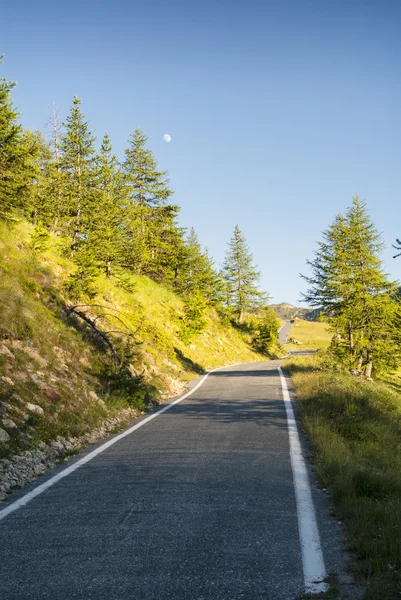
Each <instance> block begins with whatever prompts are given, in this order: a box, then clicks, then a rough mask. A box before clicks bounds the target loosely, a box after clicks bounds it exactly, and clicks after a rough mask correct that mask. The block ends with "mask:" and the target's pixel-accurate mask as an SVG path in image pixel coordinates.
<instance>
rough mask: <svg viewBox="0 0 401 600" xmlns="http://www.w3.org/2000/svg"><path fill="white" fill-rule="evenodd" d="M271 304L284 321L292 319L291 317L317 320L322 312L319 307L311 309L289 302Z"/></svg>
mask: <svg viewBox="0 0 401 600" xmlns="http://www.w3.org/2000/svg"><path fill="white" fill-rule="evenodd" d="M270 306H271V307H272V308H273V309H274V310H275V312H276V315H277V316H278V318H279V319H283V320H284V321H290V320H291V319H295V317H298V319H305V321H317V318H318V315H319V313H320V309H319V308H315V309H313V310H312V309H310V308H300V307H298V306H293V305H292V304H288V303H287V302H281V304H270Z"/></svg>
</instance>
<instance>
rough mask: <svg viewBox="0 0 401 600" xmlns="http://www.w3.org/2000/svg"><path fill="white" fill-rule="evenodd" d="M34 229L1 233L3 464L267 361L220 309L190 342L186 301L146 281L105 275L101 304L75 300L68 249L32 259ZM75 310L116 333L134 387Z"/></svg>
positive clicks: (54, 248)
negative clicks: (194, 383)
mask: <svg viewBox="0 0 401 600" xmlns="http://www.w3.org/2000/svg"><path fill="white" fill-rule="evenodd" d="M31 231H32V229H31V226H30V225H28V224H26V223H22V224H19V225H18V226H14V227H13V228H11V227H8V226H6V225H4V224H2V225H1V226H0V413H1V414H0V420H1V422H0V429H1V430H2V431H3V433H1V432H0V433H1V436H2V437H1V438H0V458H1V456H3V457H4V456H8V455H10V454H13V453H15V452H17V451H20V450H29V449H31V448H35V447H36V446H37V445H38V444H39V443H40V442H41V441H46V442H50V441H51V440H54V439H56V438H57V436H64V437H69V436H81V435H84V434H86V432H88V431H91V430H92V429H93V428H94V427H97V426H98V425H99V424H100V423H103V422H104V421H105V420H106V419H108V418H110V416H113V415H116V414H122V415H125V416H126V418H132V415H133V413H132V412H131V413H130V412H128V413H126V414H125V413H124V411H126V410H127V409H128V408H131V409H136V410H145V409H146V408H147V407H148V406H149V405H152V402H154V401H157V399H159V398H163V397H169V396H170V397H171V396H174V395H176V394H178V393H179V392H181V390H182V389H183V387H184V383H185V381H187V380H189V379H191V378H193V377H196V376H197V375H199V374H200V373H201V372H203V371H205V370H208V369H210V368H213V367H216V366H222V365H226V364H230V363H231V364H232V363H236V362H247V361H252V360H258V359H261V358H262V357H261V356H259V355H258V354H256V353H255V352H254V351H252V349H251V348H250V345H249V344H248V341H249V340H248V339H247V337H246V335H245V334H243V333H241V332H240V331H238V330H236V329H235V328H233V327H232V326H231V325H230V324H229V323H223V322H221V321H220V319H219V318H218V316H217V314H216V312H215V311H214V310H210V311H209V313H208V314H207V315H206V320H207V327H206V328H205V330H204V331H203V332H202V333H201V334H200V335H197V336H194V337H193V339H191V341H190V342H188V343H184V342H183V341H182V339H180V328H181V323H182V318H183V315H184V311H183V302H182V300H181V299H180V298H178V297H177V296H176V295H175V294H174V293H172V292H171V291H170V290H168V289H166V288H164V287H162V286H160V285H158V284H156V283H155V282H153V281H151V280H150V279H148V278H147V277H139V276H132V277H130V278H129V280H127V279H125V281H124V289H123V287H121V281H119V282H118V281H117V280H113V278H111V279H106V278H105V277H99V279H98V280H97V281H96V286H95V287H96V290H97V293H96V296H95V297H93V298H91V299H90V301H89V300H85V301H80V302H77V301H76V300H75V301H73V300H72V299H71V298H69V297H68V294H67V293H66V292H65V288H64V282H65V280H66V279H67V277H68V275H69V274H70V273H71V271H72V269H73V265H72V263H71V262H70V261H69V260H68V259H67V258H65V257H64V256H63V253H62V252H61V241H60V240H59V239H53V240H51V242H50V246H49V247H48V248H47V250H46V251H41V252H37V251H36V252H35V251H33V250H32V248H31V247H30V233H31ZM127 290H131V291H127ZM77 304H79V307H78V308H79V310H82V311H85V313H86V314H87V315H89V317H90V318H91V319H92V320H96V324H97V325H98V327H99V329H102V330H103V331H107V332H112V333H110V334H109V335H110V339H112V340H114V341H115V342H116V344H117V347H118V348H119V352H120V353H126V359H127V362H128V363H129V369H130V372H131V374H132V375H133V378H134V383H135V385H134V386H132V385H131V384H130V385H129V386H125V384H124V381H123V384H122V385H120V380H119V378H118V377H117V374H116V373H117V367H116V365H115V363H114V361H113V357H112V356H111V354H110V352H109V351H108V348H107V347H105V346H104V344H103V345H102V344H100V343H99V339H98V337H96V336H94V335H92V333H93V332H91V330H90V329H88V327H87V326H86V325H85V323H84V322H83V321H82V320H80V319H77V318H76V319H71V318H67V314H66V310H67V309H68V307H69V306H71V305H74V306H76V305H77ZM88 304H90V306H88ZM113 332H117V333H113ZM121 332H122V333H123V335H121ZM125 341H127V348H126V347H125V345H124V343H125ZM128 346H129V347H128ZM127 356H128V358H127ZM32 406H33V407H34V408H32ZM4 432H5V433H4Z"/></svg>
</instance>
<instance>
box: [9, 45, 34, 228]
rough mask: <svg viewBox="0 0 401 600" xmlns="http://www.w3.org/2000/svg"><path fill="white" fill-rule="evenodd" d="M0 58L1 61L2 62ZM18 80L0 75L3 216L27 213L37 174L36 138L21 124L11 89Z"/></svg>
mask: <svg viewBox="0 0 401 600" xmlns="http://www.w3.org/2000/svg"><path fill="white" fill-rule="evenodd" d="M1 58H2V57H0V64H1ZM14 87H15V83H12V82H10V81H7V80H6V79H4V78H0V218H3V219H4V218H10V217H11V216H12V215H13V214H14V213H15V211H18V212H19V213H20V214H21V213H22V214H27V213H28V212H29V209H30V207H31V201H32V196H33V194H34V186H33V184H34V182H35V180H36V178H37V176H38V166H37V159H38V153H39V148H38V145H37V140H36V137H35V136H34V135H33V134H31V133H30V132H28V131H24V130H23V128H22V127H21V125H19V123H18V116H19V115H18V113H17V111H16V110H15V108H14V106H13V102H12V99H11V90H12V89H13V88H14Z"/></svg>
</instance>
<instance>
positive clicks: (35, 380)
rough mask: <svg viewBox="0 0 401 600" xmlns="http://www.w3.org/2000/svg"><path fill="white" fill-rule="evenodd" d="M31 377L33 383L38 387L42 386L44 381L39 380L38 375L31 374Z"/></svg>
mask: <svg viewBox="0 0 401 600" xmlns="http://www.w3.org/2000/svg"><path fill="white" fill-rule="evenodd" d="M29 376H30V378H31V379H32V381H33V383H36V385H42V381H41V380H40V379H39V377H38V376H37V375H36V373H29Z"/></svg>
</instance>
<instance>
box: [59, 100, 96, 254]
mask: <svg viewBox="0 0 401 600" xmlns="http://www.w3.org/2000/svg"><path fill="white" fill-rule="evenodd" d="M95 139H96V138H95V137H94V135H93V134H92V132H91V131H90V130H89V125H88V123H87V122H86V121H85V120H84V116H83V114H82V111H81V100H80V99H79V98H78V97H77V96H75V97H74V99H73V103H72V107H71V110H70V114H69V115H68V117H67V120H66V122H65V123H64V134H63V135H62V137H61V141H60V150H61V157H60V162H59V164H60V169H61V172H62V174H63V175H64V176H65V188H64V189H63V194H64V205H63V208H62V211H61V212H62V218H63V220H64V231H65V232H66V233H67V234H68V235H69V236H70V238H71V250H72V251H75V250H76V249H77V246H78V243H79V241H80V240H82V239H84V237H85V235H86V233H87V229H88V225H89V223H90V221H91V219H92V216H93V211H92V208H93V193H94V189H95V148H94V143H95Z"/></svg>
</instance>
